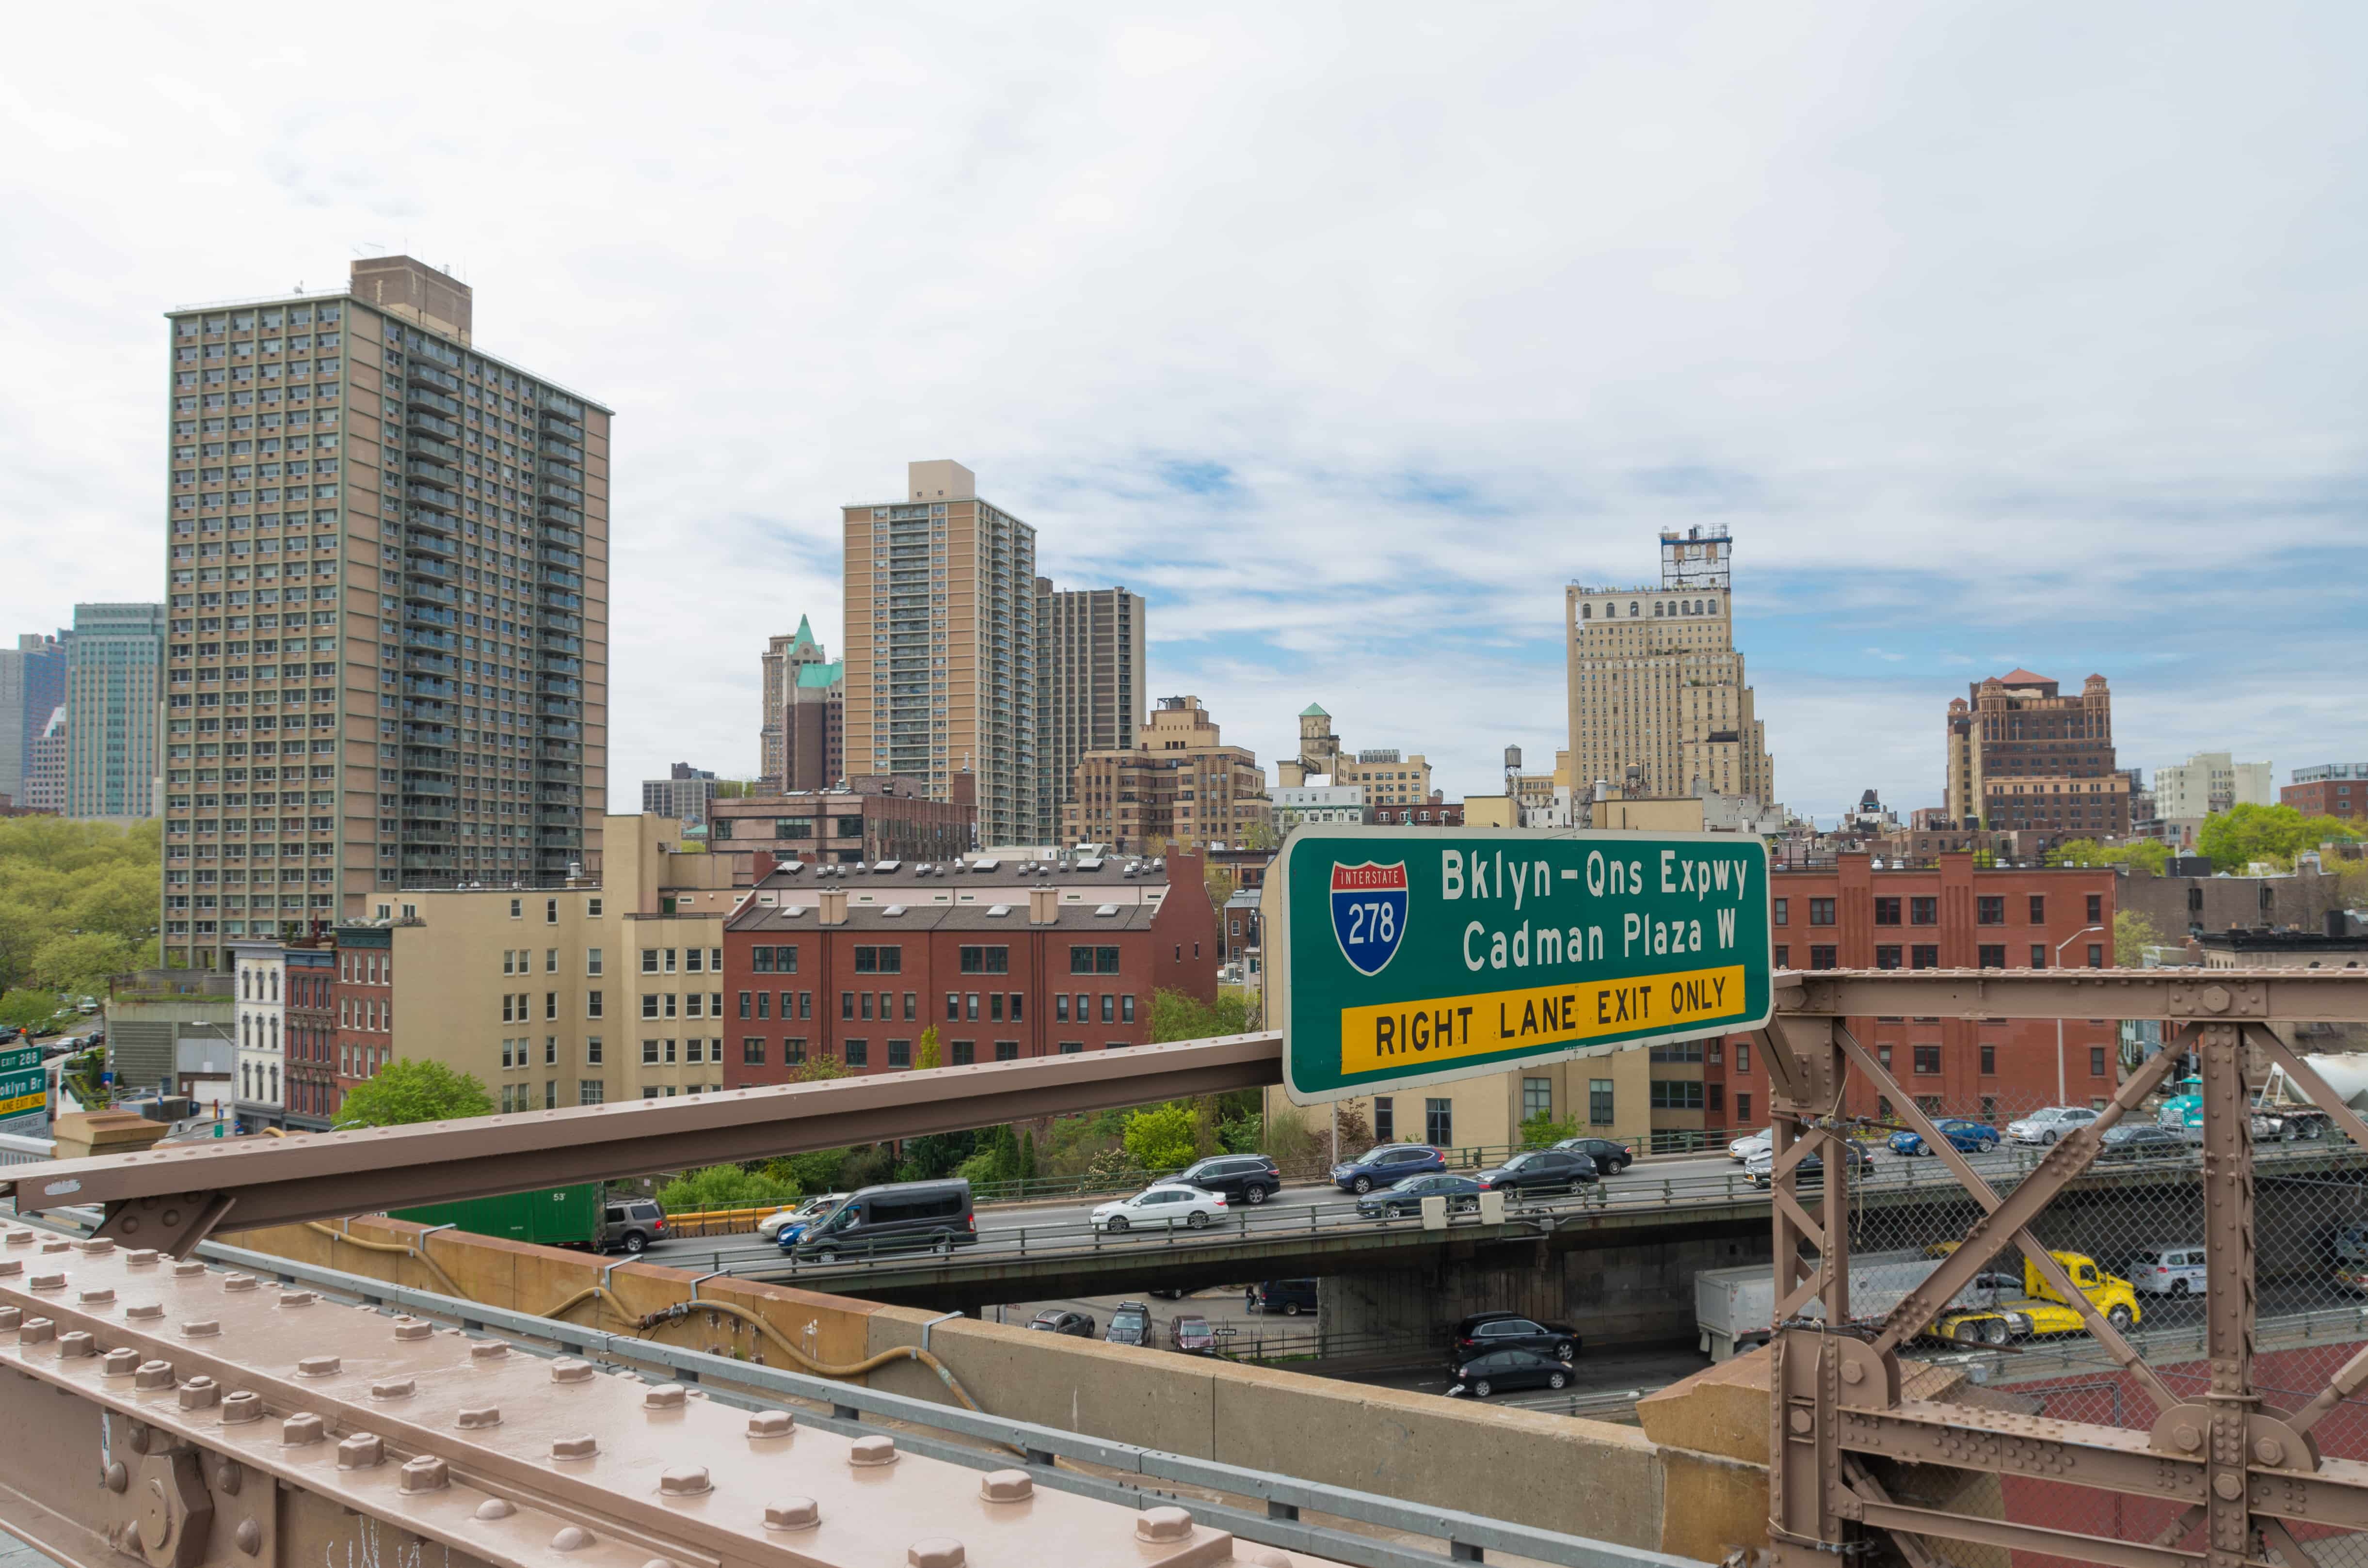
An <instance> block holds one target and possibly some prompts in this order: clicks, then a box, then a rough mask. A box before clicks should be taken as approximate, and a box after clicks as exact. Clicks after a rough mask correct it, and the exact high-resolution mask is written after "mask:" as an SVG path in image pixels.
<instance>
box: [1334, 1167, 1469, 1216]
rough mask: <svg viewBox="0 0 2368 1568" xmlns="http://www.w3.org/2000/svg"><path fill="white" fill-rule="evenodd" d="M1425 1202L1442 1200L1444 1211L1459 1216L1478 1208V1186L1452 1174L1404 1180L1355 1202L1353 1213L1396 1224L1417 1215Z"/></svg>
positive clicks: (1436, 1172)
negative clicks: (1355, 1210) (1398, 1220)
mask: <svg viewBox="0 0 2368 1568" xmlns="http://www.w3.org/2000/svg"><path fill="white" fill-rule="evenodd" d="M1426 1198H1444V1199H1447V1211H1448V1212H1449V1213H1451V1214H1460V1213H1463V1212H1464V1211H1466V1210H1473V1209H1477V1208H1479V1207H1480V1183H1479V1182H1478V1181H1476V1180H1474V1178H1472V1177H1471V1176H1457V1175H1455V1174H1454V1173H1453V1172H1452V1171H1433V1172H1432V1173H1431V1174H1430V1175H1429V1176H1408V1177H1406V1180H1404V1181H1402V1182H1400V1183H1398V1184H1397V1185H1396V1186H1395V1187H1383V1189H1382V1190H1381V1191H1379V1192H1369V1193H1367V1194H1365V1196H1364V1197H1362V1198H1360V1199H1357V1212H1358V1213H1359V1214H1360V1215H1362V1216H1364V1217H1365V1218H1366V1219H1368V1220H1376V1219H1378V1220H1396V1219H1400V1218H1403V1217H1404V1216H1406V1215H1408V1214H1419V1213H1421V1212H1422V1200H1423V1199H1426Z"/></svg>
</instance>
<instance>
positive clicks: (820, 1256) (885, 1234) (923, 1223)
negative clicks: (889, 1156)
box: [786, 1176, 978, 1263]
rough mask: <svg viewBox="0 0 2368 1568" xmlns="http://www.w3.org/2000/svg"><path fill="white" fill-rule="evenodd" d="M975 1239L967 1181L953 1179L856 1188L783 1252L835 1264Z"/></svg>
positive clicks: (808, 1260)
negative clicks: (850, 1257)
mask: <svg viewBox="0 0 2368 1568" xmlns="http://www.w3.org/2000/svg"><path fill="white" fill-rule="evenodd" d="M977 1240H978V1217H977V1216H976V1215H975V1214H973V1212H972V1211H971V1198H970V1183H969V1182H967V1181H965V1180H963V1179H962V1178H961V1177H960V1176H954V1177H950V1178H948V1179H946V1180H942V1181H900V1182H887V1183H883V1184H882V1185H881V1186H878V1187H862V1188H860V1189H858V1190H857V1191H855V1192H853V1193H851V1194H849V1195H848V1199H847V1200H846V1201H845V1202H843V1203H841V1204H840V1205H839V1206H838V1207H837V1208H836V1209H833V1210H831V1211H830V1212H829V1213H827V1214H825V1215H824V1216H823V1217H822V1218H821V1219H819V1220H815V1221H812V1222H810V1223H809V1224H808V1225H807V1226H806V1228H805V1232H804V1233H803V1234H802V1235H800V1236H799V1237H798V1239H797V1240H796V1241H795V1242H793V1243H791V1245H790V1246H789V1247H788V1248H787V1249H786V1250H787V1251H788V1253H789V1255H790V1256H791V1257H793V1258H795V1259H796V1260H797V1261H799V1262H801V1263H837V1261H838V1260H839V1259H840V1258H842V1257H845V1256H850V1255H852V1256H865V1255H867V1254H871V1253H879V1252H896V1251H902V1250H905V1249H908V1248H913V1247H928V1248H931V1249H933V1250H935V1251H938V1252H951V1251H952V1250H953V1249H954V1248H956V1247H958V1246H970V1245H972V1244H974V1243H975V1242H976V1241H977Z"/></svg>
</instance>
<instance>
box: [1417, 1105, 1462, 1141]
mask: <svg viewBox="0 0 2368 1568" xmlns="http://www.w3.org/2000/svg"><path fill="white" fill-rule="evenodd" d="M1422 1136H1423V1141H1424V1142H1427V1143H1429V1144H1430V1145H1431V1146H1432V1147H1433V1148H1440V1149H1443V1148H1446V1147H1447V1146H1449V1145H1450V1144H1452V1143H1453V1142H1455V1102H1454V1101H1453V1100H1442V1099H1426V1100H1424V1101H1423V1102H1422Z"/></svg>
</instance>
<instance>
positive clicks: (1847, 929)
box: [1651, 854, 2120, 1130]
mask: <svg viewBox="0 0 2368 1568" xmlns="http://www.w3.org/2000/svg"><path fill="white" fill-rule="evenodd" d="M2116 885H2117V883H2116V878H2115V875H2114V873H2113V872H2112V871H2111V870H2106V869H2037V868H2031V869H2010V870H2009V869H2001V870H1986V869H1976V868H1975V865H1974V858H1973V857H1972V856H1971V855H1948V856H1943V857H1942V858H1941V860H1940V863H1939V864H1938V866H1937V867H1935V868H1934V869H1929V870H1888V869H1886V870H1881V871H1878V870H1875V869H1873V865H1872V859H1871V858H1870V857H1868V856H1865V855H1859V854H1845V855H1841V856H1839V857H1837V864H1836V865H1835V867H1834V868H1833V869H1829V870H1800V871H1779V872H1777V873H1776V874H1775V875H1774V877H1773V878H1772V879H1771V897H1772V898H1773V900H1774V909H1773V912H1772V913H1773V918H1774V920H1775V932H1774V935H1775V941H1776V967H1777V968H1779V969H1977V968H1978V969H2056V968H2066V969H2102V968H2105V967H2107V966H2109V965H2110V964H2112V961H2113V911H2114V898H2115V889H2116ZM1844 1023H1845V1025H1846V1027H1847V1028H1849V1029H1850V1033H1851V1034H1852V1035H1853V1036H1855V1037H1856V1038H1857V1039H1858V1040H1859V1041H1860V1042H1861V1044H1863V1045H1865V1046H1866V1047H1867V1049H1869V1050H1870V1051H1873V1052H1874V1053H1875V1055H1876V1057H1877V1058H1878V1059H1879V1060H1881V1061H1883V1062H1884V1063H1885V1064H1886V1065H1887V1066H1888V1067H1889V1068H1890V1069H1891V1072H1892V1074H1893V1075H1894V1076H1895V1077H1896V1078H1897V1079H1898V1080H1899V1083H1900V1085H1901V1086H1902V1087H1904V1088H1906V1089H1907V1090H1908V1091H1909V1092H1910V1093H1912V1094H1914V1095H1915V1096H1916V1098H1917V1101H1918V1104H1920V1105H1923V1106H1925V1107H1926V1108H1928V1109H1935V1110H1942V1111H1947V1112H1949V1113H1951V1114H1956V1115H1964V1116H1980V1117H1990V1118H1997V1119H2000V1120H2005V1119H2012V1118H2013V1117H2015V1116H2019V1115H2021V1114H2023V1113H2024V1112H2026V1111H2029V1110H2032V1109H2033V1108H2037V1107H2040V1106H2044V1105H2054V1104H2057V1103H2066V1104H2072V1105H2089V1104H2099V1105H2101V1104H2102V1103H2103V1102H2104V1100H2105V1098H2106V1097H2107V1096H2110V1095H2112V1092H2113V1089H2114V1087H2115V1085H2117V1084H2118V1083H2119V1082H2120V1075H2119V1072H2118V1068H2117V1065H2116V1060H2115V1048H2116V1043H2117V1041H2116V1032H2115V1028H2114V1023H2115V1020H2113V1019H2111V1018H2071V1019H2066V1021H2065V1024H2064V1095H2063V1098H2062V1100H2061V1102H2059V1100H2058V1096H2057V1093H2056V1033H2055V1023H2054V1022H2053V1021H2052V1020H2045V1019H2014V1020H2001V1021H1982V1022H1978V1023H1976V1022H1975V1021H1974V1020H1972V1019H1967V1018H1907V1017H1897V1018H1849V1019H1845V1020H1844ZM1665 1052H1667V1053H1668V1054H1670V1055H1673V1056H1679V1057H1685V1056H1692V1055H1696V1054H1698V1055H1699V1057H1700V1061H1699V1062H1698V1063H1697V1062H1692V1061H1671V1062H1662V1061H1660V1060H1659V1058H1660V1057H1661V1056H1662V1055H1663V1054H1664V1053H1665ZM1654 1056H1655V1058H1656V1061H1655V1063H1654V1066H1653V1070H1652V1071H1653V1079H1654V1086H1653V1089H1652V1091H1651V1092H1652V1094H1653V1095H1654V1096H1655V1100H1656V1107H1655V1108H1656V1115H1655V1117H1654V1125H1655V1127H1656V1130H1657V1129H1659V1128H1661V1127H1662V1126H1663V1125H1664V1116H1665V1115H1667V1114H1668V1110H1667V1109H1665V1108H1663V1107H1662V1106H1661V1105H1660V1103H1659V1102H1661V1101H1663V1100H1668V1101H1671V1102H1677V1101H1685V1102H1691V1101H1692V1100H1693V1099H1694V1098H1695V1097H1696V1095H1695V1092H1694V1091H1692V1090H1690V1089H1685V1088H1682V1087H1679V1086H1676V1085H1682V1083H1683V1082H1684V1080H1686V1079H1688V1078H1691V1077H1694V1076H1697V1075H1698V1076H1699V1077H1700V1080H1701V1089H1700V1092H1699V1098H1700V1101H1701V1113H1702V1126H1703V1127H1704V1128H1706V1129H1719V1130H1725V1129H1742V1128H1752V1127H1760V1126H1764V1125H1766V1123H1767V1119H1768V1082H1767V1067H1766V1064H1765V1063H1764V1062H1761V1061H1760V1060H1759V1052H1758V1051H1756V1050H1754V1049H1753V1046H1752V1042H1751V1040H1750V1038H1749V1037H1748V1036H1743V1035H1731V1036H1729V1037H1727V1038H1726V1039H1725V1040H1717V1041H1704V1042H1702V1043H1701V1045H1700V1046H1698V1047H1697V1046H1694V1045H1691V1044H1690V1045H1684V1046H1675V1047H1667V1048H1659V1049H1656V1051H1655V1052H1654ZM1850 1096H1851V1100H1850V1107H1849V1109H1850V1111H1851V1112H1852V1113H1853V1114H1856V1115H1861V1116H1871V1115H1876V1114H1879V1113H1880V1111H1881V1108H1880V1107H1878V1106H1877V1105H1876V1103H1875V1096H1874V1093H1873V1090H1872V1089H1871V1088H1870V1087H1868V1086H1867V1085H1864V1084H1863V1083H1861V1082H1860V1081H1858V1080H1857V1079H1855V1078H1854V1079H1853V1080H1852V1081H1851V1087H1850Z"/></svg>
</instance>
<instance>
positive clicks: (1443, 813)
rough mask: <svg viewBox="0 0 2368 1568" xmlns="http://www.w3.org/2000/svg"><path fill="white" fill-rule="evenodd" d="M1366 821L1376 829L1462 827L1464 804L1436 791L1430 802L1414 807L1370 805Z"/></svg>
mask: <svg viewBox="0 0 2368 1568" xmlns="http://www.w3.org/2000/svg"><path fill="white" fill-rule="evenodd" d="M1365 821H1366V822H1367V823H1369V824H1372V825H1374V826H1376V827H1462V826H1463V801H1450V800H1447V799H1444V798H1443V797H1441V796H1440V793H1439V791H1437V790H1432V791H1431V795H1430V799H1429V800H1428V801H1417V802H1416V803H1415V804H1413V805H1395V806H1386V805H1368V806H1367V807H1366V808H1365Z"/></svg>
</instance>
